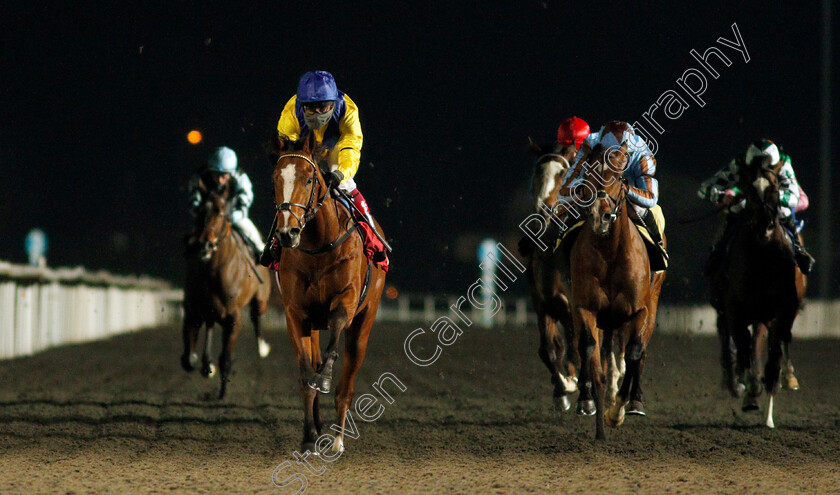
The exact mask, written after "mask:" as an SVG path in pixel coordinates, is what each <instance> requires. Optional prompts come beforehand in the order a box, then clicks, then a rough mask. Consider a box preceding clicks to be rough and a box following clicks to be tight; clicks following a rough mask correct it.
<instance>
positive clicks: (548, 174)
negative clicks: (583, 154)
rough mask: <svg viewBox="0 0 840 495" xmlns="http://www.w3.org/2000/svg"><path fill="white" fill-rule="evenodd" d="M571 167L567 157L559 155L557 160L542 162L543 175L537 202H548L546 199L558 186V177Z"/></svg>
mask: <svg viewBox="0 0 840 495" xmlns="http://www.w3.org/2000/svg"><path fill="white" fill-rule="evenodd" d="M568 168H569V162H567V161H566V159H565V158H563V157H559V158H558V159H557V160H551V161H548V162H545V163H543V164H542V177H541V179H542V180H541V183H540V190H539V191H538V192H537V202H538V203H537V204H538V205H539V202H547V201H546V200H547V199H548V197H549V196H550V195H551V191H553V190H554V188H555V187H556V186H557V179H556V177H557V176H558V175H559V174H562V173H563V172H565V171H566V169H568Z"/></svg>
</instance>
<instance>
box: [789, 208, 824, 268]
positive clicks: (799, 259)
mask: <svg viewBox="0 0 840 495" xmlns="http://www.w3.org/2000/svg"><path fill="white" fill-rule="evenodd" d="M782 224H783V225H784V226H785V228H786V229H788V230H789V231H790V234H791V238H792V239H793V259H794V260H795V261H796V264H797V266H799V271H801V272H802V273H803V274H805V275H808V274H809V273H811V270H812V269H813V268H814V263H816V260H815V259H814V257H813V256H811V254H810V253H809V252H808V251H807V250H806V249H805V246H803V245H802V237H801V236H800V235H799V234H798V233H796V225H795V223H794V221H793V217H787V218H786V219H784V220H783V221H782Z"/></svg>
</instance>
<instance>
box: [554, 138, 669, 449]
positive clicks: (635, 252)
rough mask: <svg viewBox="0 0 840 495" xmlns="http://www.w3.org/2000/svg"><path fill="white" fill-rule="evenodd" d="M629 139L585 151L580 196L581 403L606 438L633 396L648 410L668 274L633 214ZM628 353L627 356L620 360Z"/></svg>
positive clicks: (575, 271) (574, 264)
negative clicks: (654, 339)
mask: <svg viewBox="0 0 840 495" xmlns="http://www.w3.org/2000/svg"><path fill="white" fill-rule="evenodd" d="M626 146H627V145H626V144H625V145H623V146H622V147H621V149H610V150H608V149H605V148H604V147H603V146H602V145H596V146H595V148H594V149H592V151H591V152H590V153H589V154H588V156H587V157H585V158H584V160H585V161H584V166H585V168H584V170H585V171H586V172H585V173H584V176H583V177H584V180H585V181H586V183H588V184H589V187H586V188H582V189H581V190H579V191H577V192H576V197H578V198H579V202H580V204H581V205H583V218H584V219H585V224H584V226H583V227H582V228H581V230H580V233H579V234H578V235H577V238H576V239H575V241H574V244H573V245H572V246H571V251H570V266H571V280H572V286H571V297H570V303H571V308H572V319H573V322H574V327H575V331H576V333H577V334H578V336H579V352H580V359H581V368H580V381H579V382H578V387H579V389H580V395H579V397H578V406H577V409H578V413H579V414H584V415H592V414H595V416H596V421H595V425H596V433H595V436H596V438H599V439H603V438H604V437H605V434H604V423H605V421H606V422H607V423H609V424H610V425H611V426H618V425H620V424H621V423H622V422H623V421H624V414H625V410H624V409H625V405H627V404H628V403H629V404H630V407H629V408H628V411H627V413H628V414H639V415H644V405H643V401H642V386H641V376H642V371H643V370H644V364H645V356H646V352H647V351H646V349H647V344H648V342H649V341H650V338H651V336H652V334H653V328H654V324H655V320H656V309H657V305H658V302H659V291H660V290H661V288H662V282H663V281H664V278H665V272H664V271H660V272H655V273H652V272H651V269H650V260H649V258H648V254H647V250H646V247H645V244H644V240H643V238H642V236H641V234H640V233H639V231H638V229H637V227H636V226H635V225H634V224H633V221H632V220H631V217H630V215H631V210H632V207H631V206H630V205H629V204H628V203H627V201H626V200H627V184H626V182H625V180H624V170H625V168H626V166H627V162H628V157H627V148H626ZM663 241H664V237H663ZM558 251H559V250H558ZM561 255H562V253H561ZM616 331H617V335H618V338H619V341H618V348H619V349H620V350H621V351H619V355H620V354H624V356H623V364H624V365H625V368H626V373H625V374H624V379H623V381H622V383H621V388H620V390H618V391H617V395H616V397H615V398H613V397H610V398H609V399H610V401H609V402H612V405H611V407H610V409H609V410H608V411H605V406H606V405H607V404H605V397H604V396H605V379H606V373H605V368H607V367H608V366H609V367H610V368H611V370H610V371H611V373H610V374H611V375H614V376H611V377H610V380H611V382H612V383H613V384H614V385H617V383H618V380H619V374H620V372H619V369H618V366H616V360H615V355H614V354H613V334H614V333H615V332H616ZM625 349H626V352H624V351H625ZM621 361H622V360H621V358H620V357H619V363H618V365H619V366H620V364H621ZM611 388H612V387H611ZM612 393H616V392H615V389H614V388H612V390H611V391H610V395H612Z"/></svg>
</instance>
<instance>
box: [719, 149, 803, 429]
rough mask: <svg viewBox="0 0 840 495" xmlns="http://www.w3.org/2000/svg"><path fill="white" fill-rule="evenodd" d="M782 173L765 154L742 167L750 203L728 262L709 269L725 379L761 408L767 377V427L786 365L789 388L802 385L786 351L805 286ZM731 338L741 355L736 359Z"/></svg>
mask: <svg viewBox="0 0 840 495" xmlns="http://www.w3.org/2000/svg"><path fill="white" fill-rule="evenodd" d="M777 172H778V171H777V170H774V168H773V167H772V166H770V164H769V160H768V158H767V157H757V158H756V159H755V160H753V163H748V164H744V165H743V166H742V167H741V174H740V177H739V187H740V189H741V191H742V192H743V194H744V196H745V199H746V203H745V207H744V210H743V211H742V212H740V213H738V214H737V215H738V216H737V218H736V219H735V222H736V226H735V231H734V233H733V237H732V240H731V241H730V248H729V250H728V255H727V257H726V261H725V262H724V263H722V264H721V266H720V268H719V269H718V270H717V271H716V272H715V273H712V274H711V295H712V298H711V299H712V305H713V306H714V307H715V309H716V310H717V313H718V336H719V337H720V341H721V364H722V365H723V373H724V383H725V384H726V385H727V387H728V388H729V391H730V393H731V394H732V395H733V396H735V397H737V396H739V395H741V393H742V392H743V391H744V385H746V395H745V396H744V402H743V405H742V409H743V410H744V411H756V410H758V409H759V403H758V397H759V396H760V395H761V393H762V386H761V385H762V381H763V384H764V389H765V390H766V391H767V392H768V394H769V402H768V406H767V417H766V425H767V426H768V427H770V428H773V427H774V422H773V398H774V396H775V394H776V392H777V391H778V389H779V385H780V381H779V378H780V371H782V369H783V370H784V377H783V378H784V379H783V381H782V384H783V385H784V386H785V388H792V389H795V388H798V384H797V382H796V377H795V376H794V375H793V366H792V365H791V362H790V355H789V352H788V351H789V345H790V342H791V338H792V335H791V328H792V327H793V322H794V319H795V318H796V316H797V314H798V313H799V309H800V307H801V304H802V299H803V297H804V296H805V288H806V285H807V283H806V282H807V280H806V277H805V275H803V274H802V272H801V271H800V270H799V267H797V266H796V262H795V261H794V257H793V247H792V245H791V241H790V239H789V238H788V234H787V233H786V232H785V230H784V228H783V227H782V225H781V223H780V222H779V218H778V211H779V177H778V175H777ZM750 325H752V326H753V334H752V336H751V335H750V330H749V326H750ZM731 342H734V344H735V350H736V354H737V356H736V362H735V363H733V362H732V351H731ZM765 347H768V357H767V362H766V364H765V366H764V374H763V379H762V375H761V371H760V365H761V359H762V354H763V351H764V349H765Z"/></svg>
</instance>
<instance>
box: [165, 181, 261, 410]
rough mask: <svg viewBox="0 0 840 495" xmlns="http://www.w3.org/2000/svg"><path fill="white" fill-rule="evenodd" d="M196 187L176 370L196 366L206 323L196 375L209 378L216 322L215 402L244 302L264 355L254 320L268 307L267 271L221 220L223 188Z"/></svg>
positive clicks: (221, 393) (224, 217)
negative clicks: (219, 343)
mask: <svg viewBox="0 0 840 495" xmlns="http://www.w3.org/2000/svg"><path fill="white" fill-rule="evenodd" d="M200 189H201V191H202V192H203V199H202V203H201V204H200V205H199V208H198V210H197V215H196V228H195V234H194V236H195V239H193V241H194V242H195V243H196V244H197V249H194V250H193V252H191V253H190V254H188V255H187V277H186V281H185V284H184V328H183V336H184V354H183V355H182V356H181V366H182V367H183V368H184V369H185V370H186V371H192V370H193V369H195V365H196V363H197V362H198V354H197V353H196V345H197V344H198V333H199V330H200V329H201V326H202V325H206V326H207V334H206V336H205V340H204V354H203V356H202V367H201V374H202V376H204V377H208V378H209V377H211V376H213V375H214V374H215V372H216V368H215V366H214V365H213V361H212V359H211V357H210V352H211V350H210V348H211V342H212V336H213V325H214V324H216V323H219V324H221V326H222V331H223V334H222V352H221V354H220V355H219V365H220V368H221V370H220V371H221V375H222V376H221V382H222V383H221V387H220V390H219V398H220V399H221V398H224V396H225V391H226V390H227V382H228V380H229V377H230V369H231V363H232V359H231V352H233V348H234V346H235V345H236V340H237V338H238V337H239V330H240V328H241V327H242V308H243V307H244V306H245V305H246V304H250V310H251V322H252V323H253V325H254V332H255V333H256V335H257V343H258V346H259V348H258V350H259V353H260V356H262V357H265V356H267V355H268V351H269V346H268V343H266V342H265V340H263V339H262V337H261V336H260V316H262V315H263V314H264V313H265V311H266V308H267V305H268V298H269V294H270V292H271V281H270V279H269V272H268V270H267V269H265V268H264V267H261V266H260V267H255V266H254V263H253V261H252V258H251V256H252V255H251V253H250V249H248V248H247V247H246V246H245V244H244V242H243V240H242V238H241V237H239V234H238V233H235V232H234V231H233V230H232V229H231V223H230V221H229V220H228V218H227V196H228V191H227V190H225V191H224V192H223V193H222V194H218V193H216V192H208V191H207V188H206V187H205V186H204V184H203V183H202V184H200ZM255 270H257V271H256V272H255ZM257 273H259V275H257ZM260 279H262V280H260Z"/></svg>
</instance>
